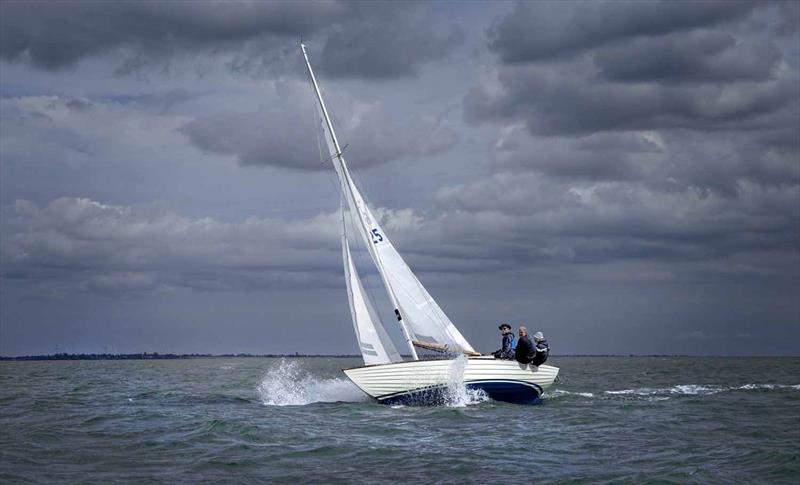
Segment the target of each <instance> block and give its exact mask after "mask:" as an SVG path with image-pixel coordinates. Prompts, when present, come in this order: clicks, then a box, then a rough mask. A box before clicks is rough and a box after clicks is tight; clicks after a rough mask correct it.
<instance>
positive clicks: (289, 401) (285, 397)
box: [258, 359, 367, 406]
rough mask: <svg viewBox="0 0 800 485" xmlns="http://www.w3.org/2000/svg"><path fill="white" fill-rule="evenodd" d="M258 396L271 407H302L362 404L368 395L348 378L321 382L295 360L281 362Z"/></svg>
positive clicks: (282, 360) (269, 374) (267, 376)
mask: <svg viewBox="0 0 800 485" xmlns="http://www.w3.org/2000/svg"><path fill="white" fill-rule="evenodd" d="M258 396H259V398H260V399H261V402H262V403H264V404H266V405H268V406H303V405H306V404H312V403H316V402H359V401H366V400H367V396H366V395H365V394H364V393H363V392H361V390H360V389H359V388H357V387H356V386H355V384H353V383H352V382H350V381H349V380H347V379H320V378H319V377H316V376H313V375H311V374H309V373H308V372H306V371H305V370H303V368H302V367H301V366H300V365H299V364H298V363H297V362H294V361H287V360H285V359H281V360H280V361H279V362H278V363H276V364H275V365H273V366H272V367H270V369H269V370H268V371H267V373H266V375H265V376H264V377H263V378H262V379H261V383H259V385H258Z"/></svg>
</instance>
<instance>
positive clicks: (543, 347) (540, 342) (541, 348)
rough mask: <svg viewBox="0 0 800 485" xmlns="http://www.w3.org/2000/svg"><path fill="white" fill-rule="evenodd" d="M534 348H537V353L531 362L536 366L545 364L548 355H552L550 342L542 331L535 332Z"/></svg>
mask: <svg viewBox="0 0 800 485" xmlns="http://www.w3.org/2000/svg"><path fill="white" fill-rule="evenodd" d="M533 348H534V350H536V355H535V356H534V357H533V360H532V361H531V364H533V365H536V366H539V365H542V364H544V362H545V361H546V360H547V356H548V355H550V344H548V343H547V340H546V339H545V338H544V334H542V332H536V333H535V334H533Z"/></svg>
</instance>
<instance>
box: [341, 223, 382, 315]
mask: <svg viewBox="0 0 800 485" xmlns="http://www.w3.org/2000/svg"><path fill="white" fill-rule="evenodd" d="M349 212H350V219H349V221H350V226H351V229H353V230H355V217H357V216H356V215H355V214H353V213H352V211H349ZM355 239H356V240H357V241H356V243H355V244H356V246H357V248H356V249H357V251H355V258H356V259H357V260H358V262H359V263H361V267H362V268H365V267H367V268H368V267H369V266H368V265H367V264H366V263H365V261H366V258H365V256H364V253H365V252H366V251H368V250H367V248H366V246H365V245H364V240H363V238H355ZM351 249H352V248H351ZM350 254H351V255H352V254H353V251H350ZM362 286H363V285H362ZM364 291H366V292H367V293H368V298H369V299H370V300H371V303H372V305H373V307H376V308H378V305H376V304H375V303H376V301H377V300H376V299H375V293H374V292H373V291H372V288H371V287H370V286H369V285H367V286H366V287H365V288H364ZM376 313H377V311H376ZM377 316H378V320H379V321H380V323H381V325H383V318H381V316H380V314H378V315H377Z"/></svg>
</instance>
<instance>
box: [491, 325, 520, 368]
mask: <svg viewBox="0 0 800 485" xmlns="http://www.w3.org/2000/svg"><path fill="white" fill-rule="evenodd" d="M497 328H499V329H500V332H501V333H502V334H503V342H502V344H501V345H502V346H501V348H500V350H497V351H495V352H494V353H492V355H494V358H495V359H508V360H511V359H513V358H514V347H516V346H517V345H516V344H517V343H516V342H515V341H514V332H512V331H511V325H509V324H507V323H501V324H500V326H499V327H497Z"/></svg>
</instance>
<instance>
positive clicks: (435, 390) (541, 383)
mask: <svg viewBox="0 0 800 485" xmlns="http://www.w3.org/2000/svg"><path fill="white" fill-rule="evenodd" d="M300 48H301V50H302V52H303V58H304V59H305V62H306V67H307V68H308V75H309V79H310V81H311V85H312V87H313V90H314V94H315V95H316V97H317V101H318V108H319V111H320V112H321V115H322V116H321V120H320V121H321V129H322V131H324V132H325V134H326V136H325V142H326V146H327V148H328V151H329V155H330V156H329V159H330V160H331V161H332V163H333V167H334V170H335V171H336V175H337V178H338V181H339V187H340V189H341V214H342V218H341V223H342V231H341V239H342V260H343V263H344V274H345V281H346V284H347V298H348V302H349V305H350V314H351V316H352V319H353V327H354V328H355V333H356V339H357V342H358V346H359V350H360V351H361V355H362V357H363V359H364V365H363V366H359V367H353V368H349V369H343V371H344V373H345V375H346V376H347V377H348V378H349V379H350V380H351V381H353V383H354V384H355V385H356V386H358V388H359V389H361V390H362V391H364V392H365V393H366V394H368V395H369V396H371V397H373V398H375V399H377V400H378V401H379V402H381V403H385V404H395V403H401V404H405V403H412V404H429V403H430V404H436V403H439V402H441V400H442V398H443V396H444V393H446V392H448V391H447V389H448V386H449V385H450V384H451V383H452V382H453V380H454V377H455V378H456V379H458V380H459V382H463V385H464V386H465V387H466V388H468V389H480V390H481V391H483V392H484V393H486V395H488V397H490V398H492V399H495V400H498V401H506V402H512V403H521V404H522V403H525V404H529V403H535V402H537V401H538V400H539V398H540V396H541V395H542V393H543V392H544V391H545V390H546V389H547V388H549V387H550V386H551V385H552V383H553V381H554V380H555V378H556V376H557V375H558V370H559V369H558V368H557V367H553V366H548V365H540V366H538V367H537V366H532V365H527V364H521V363H519V362H516V361H512V360H501V359H495V358H494V357H492V356H484V355H481V354H480V353H478V352H476V351H475V349H474V348H473V347H472V345H470V343H469V342H468V341H467V339H466V338H464V336H463V335H462V334H461V332H460V331H459V330H458V328H456V326H455V325H454V324H453V322H452V321H451V320H450V319H449V318H448V317H447V315H446V314H445V313H444V311H443V310H442V309H441V307H440V306H439V305H438V304H437V303H436V301H435V300H434V299H433V297H432V296H431V295H430V293H428V291H427V290H426V289H425V287H424V286H423V285H422V283H421V282H420V281H419V279H417V277H416V276H415V275H414V273H413V272H412V271H411V268H409V266H408V265H407V264H406V262H405V261H404V260H403V258H402V257H401V256H400V253H398V252H397V249H395V247H394V245H393V244H392V242H391V240H390V239H389V236H388V235H387V234H386V232H385V231H384V229H383V227H381V224H380V222H379V221H378V218H376V217H375V214H374V213H373V211H372V210H371V209H370V208H369V206H368V205H367V203H366V201H365V200H364V197H363V195H362V194H361V191H359V189H358V187H357V186H356V184H355V183H354V181H353V178H352V176H351V172H350V169H349V168H348V165H347V162H346V161H345V158H344V156H343V154H342V148H341V146H340V145H339V140H338V139H337V137H336V132H335V131H334V129H333V125H332V123H331V119H330V116H329V115H328V110H327V108H326V106H325V101H324V100H323V98H322V93H321V92H320V89H319V84H318V83H317V79H316V77H315V76H314V70H313V69H312V68H311V62H310V61H309V58H308V52H307V50H306V46H305V44H303V43H302V42H301V43H300ZM346 213H349V214H350V216H351V218H352V220H353V226H354V227H355V230H354V231H353V232H356V233H358V234H359V236H358V237H360V238H361V240H362V241H363V243H364V246H365V247H366V248H367V252H368V253H369V255H370V259H371V260H372V263H374V265H375V268H376V269H377V271H378V274H379V275H380V278H381V281H382V283H383V286H384V288H385V289H386V293H387V295H388V300H389V302H390V303H391V305H392V307H393V308H392V309H393V310H394V317H395V318H396V320H397V323H398V324H399V325H400V329H401V331H402V334H403V338H404V339H405V342H406V344H407V346H408V353H409V355H410V357H411V358H410V360H404V359H403V358H402V357H401V355H400V353H399V352H398V351H397V349H396V348H395V346H394V344H393V343H392V340H391V339H390V338H389V336H388V334H387V332H386V330H385V328H384V327H383V324H382V322H381V318H380V316H379V314H378V312H377V311H376V309H375V306H374V305H373V303H372V302H371V299H370V298H369V295H368V293H367V292H366V291H365V289H364V286H363V285H362V283H361V278H360V277H359V274H358V270H357V269H356V265H355V264H354V262H353V257H352V253H351V251H350V240H349V238H348V230H347V219H346V216H345V214H346ZM387 310H388V309H387ZM417 349H424V350H425V351H428V352H435V353H438V355H436V356H435V357H427V358H420V356H419V355H418V352H417Z"/></svg>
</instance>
